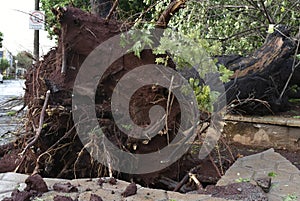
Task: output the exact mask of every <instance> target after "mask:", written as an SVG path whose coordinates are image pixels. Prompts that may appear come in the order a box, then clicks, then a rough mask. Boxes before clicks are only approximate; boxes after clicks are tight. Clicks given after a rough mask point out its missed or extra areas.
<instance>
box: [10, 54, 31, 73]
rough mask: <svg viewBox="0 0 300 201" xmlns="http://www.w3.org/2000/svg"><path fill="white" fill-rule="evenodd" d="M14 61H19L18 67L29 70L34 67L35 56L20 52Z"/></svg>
mask: <svg viewBox="0 0 300 201" xmlns="http://www.w3.org/2000/svg"><path fill="white" fill-rule="evenodd" d="M14 60H18V67H19V68H25V69H29V68H30V67H31V66H32V62H33V56H32V55H31V54H30V53H29V52H26V51H22V52H19V53H18V54H17V55H16V56H15V57H14Z"/></svg>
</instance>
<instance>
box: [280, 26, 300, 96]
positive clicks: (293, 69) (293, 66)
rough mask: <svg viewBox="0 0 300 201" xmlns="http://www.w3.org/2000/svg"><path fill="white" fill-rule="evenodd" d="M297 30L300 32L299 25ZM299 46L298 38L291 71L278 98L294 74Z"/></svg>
mask: <svg viewBox="0 0 300 201" xmlns="http://www.w3.org/2000/svg"><path fill="white" fill-rule="evenodd" d="M299 32H300V26H299ZM299 46H300V40H298V43H297V48H296V51H295V56H294V61H293V65H292V72H291V74H290V76H289V78H288V79H287V81H286V83H285V85H284V87H283V89H282V92H281V94H280V96H279V100H281V99H282V97H283V94H284V93H285V91H286V89H287V87H288V85H289V84H290V81H291V79H292V77H293V75H294V71H295V69H296V68H297V67H298V66H299V64H297V65H296V60H297V58H296V57H297V54H298V51H299Z"/></svg>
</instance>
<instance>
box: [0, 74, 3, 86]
mask: <svg viewBox="0 0 300 201" xmlns="http://www.w3.org/2000/svg"><path fill="white" fill-rule="evenodd" d="M0 83H1V84H2V83H3V75H2V74H1V73H0Z"/></svg>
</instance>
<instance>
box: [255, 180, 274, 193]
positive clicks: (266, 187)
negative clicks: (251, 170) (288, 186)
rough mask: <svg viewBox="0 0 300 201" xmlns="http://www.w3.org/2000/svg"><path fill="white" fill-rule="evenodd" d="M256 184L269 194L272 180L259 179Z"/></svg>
mask: <svg viewBox="0 0 300 201" xmlns="http://www.w3.org/2000/svg"><path fill="white" fill-rule="evenodd" d="M255 181H256V184H257V185H258V186H259V187H261V189H262V190H263V191H264V192H265V193H268V192H270V189H271V181H272V179H271V178H270V177H265V178H258V179H256V180H255Z"/></svg>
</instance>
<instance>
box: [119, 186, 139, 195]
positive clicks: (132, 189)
mask: <svg viewBox="0 0 300 201" xmlns="http://www.w3.org/2000/svg"><path fill="white" fill-rule="evenodd" d="M136 192H137V186H136V184H135V183H131V184H129V185H128V186H127V187H126V189H125V191H124V192H123V193H122V194H121V195H122V196H123V197H129V196H131V195H135V194H136Z"/></svg>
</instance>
